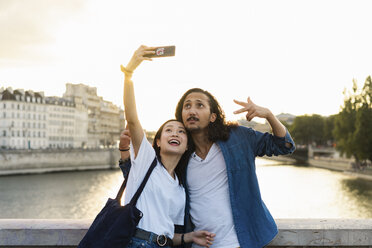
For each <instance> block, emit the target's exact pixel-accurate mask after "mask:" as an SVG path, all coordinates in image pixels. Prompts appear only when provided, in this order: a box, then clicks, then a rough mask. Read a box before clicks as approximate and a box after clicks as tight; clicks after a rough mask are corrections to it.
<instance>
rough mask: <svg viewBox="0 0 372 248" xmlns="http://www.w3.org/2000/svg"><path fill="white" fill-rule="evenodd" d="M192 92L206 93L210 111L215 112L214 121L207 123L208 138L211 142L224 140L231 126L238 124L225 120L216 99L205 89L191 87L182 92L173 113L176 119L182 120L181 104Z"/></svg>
mask: <svg viewBox="0 0 372 248" xmlns="http://www.w3.org/2000/svg"><path fill="white" fill-rule="evenodd" d="M194 92H198V93H202V94H204V95H206V96H207V97H208V99H209V107H210V111H211V113H215V114H216V120H215V121H214V122H210V123H209V125H208V140H209V141H211V142H216V141H218V140H221V141H226V140H227V139H228V138H229V136H230V130H231V129H232V128H235V127H237V126H238V124H237V123H234V122H226V120H225V113H224V112H223V110H222V108H221V106H220V104H219V103H218V101H217V99H216V98H215V97H214V96H213V95H212V94H211V93H209V92H208V91H206V90H203V89H200V88H192V89H189V90H188V91H186V93H185V94H183V96H182V97H181V99H180V100H179V101H178V104H177V107H176V113H175V116H176V119H177V120H178V121H180V122H182V123H183V120H182V109H183V104H184V102H185V99H186V97H187V96H188V95H189V94H191V93H194Z"/></svg>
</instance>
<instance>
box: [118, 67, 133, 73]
mask: <svg viewBox="0 0 372 248" xmlns="http://www.w3.org/2000/svg"><path fill="white" fill-rule="evenodd" d="M120 69H121V71H122V72H124V74H125V75H127V74H133V71H128V70H127V68H125V67H124V66H123V65H121V66H120Z"/></svg>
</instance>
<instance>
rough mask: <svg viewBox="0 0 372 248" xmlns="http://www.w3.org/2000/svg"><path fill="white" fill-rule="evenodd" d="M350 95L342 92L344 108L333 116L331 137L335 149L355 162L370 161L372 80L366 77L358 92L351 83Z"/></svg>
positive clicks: (354, 84)
mask: <svg viewBox="0 0 372 248" xmlns="http://www.w3.org/2000/svg"><path fill="white" fill-rule="evenodd" d="M352 90H353V91H352V93H349V95H347V93H346V92H344V95H345V100H344V106H343V107H342V110H341V111H340V113H339V114H338V115H336V116H335V122H334V125H335V128H334V131H333V135H334V137H335V139H336V141H337V149H338V150H340V151H341V153H343V154H346V155H347V156H348V157H351V156H354V157H355V159H356V160H357V161H359V160H367V159H368V160H370V161H372V102H371V100H372V80H371V77H370V76H369V77H367V79H366V81H365V83H364V86H363V89H362V90H361V91H360V92H358V87H357V84H356V82H355V81H354V82H353V88H352Z"/></svg>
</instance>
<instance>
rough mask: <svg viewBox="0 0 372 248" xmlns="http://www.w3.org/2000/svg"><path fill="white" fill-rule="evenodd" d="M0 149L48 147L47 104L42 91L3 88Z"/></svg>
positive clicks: (0, 102)
mask: <svg viewBox="0 0 372 248" xmlns="http://www.w3.org/2000/svg"><path fill="white" fill-rule="evenodd" d="M0 100H1V101H0V116H1V118H0V134H1V135H0V147H2V148H11V149H16V148H19V149H42V148H47V147H48V134H47V104H46V102H45V98H44V94H43V92H33V91H23V90H20V89H18V90H14V91H13V90H12V89H11V88H7V89H4V88H1V89H0Z"/></svg>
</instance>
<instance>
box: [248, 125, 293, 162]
mask: <svg viewBox="0 0 372 248" xmlns="http://www.w3.org/2000/svg"><path fill="white" fill-rule="evenodd" d="M286 143H289V144H291V147H287V146H286ZM295 149H296V148H295V143H294V141H293V139H292V137H291V135H290V134H289V132H288V130H286V134H285V136H284V137H278V136H275V135H273V134H270V133H262V132H259V131H255V145H254V151H255V155H256V156H260V157H262V156H264V155H266V156H272V155H275V156H278V155H286V154H291V153H293V151H294V150H295Z"/></svg>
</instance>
